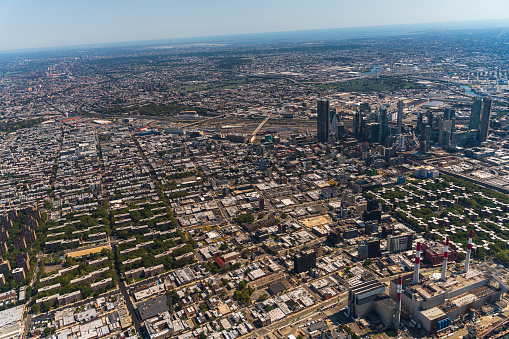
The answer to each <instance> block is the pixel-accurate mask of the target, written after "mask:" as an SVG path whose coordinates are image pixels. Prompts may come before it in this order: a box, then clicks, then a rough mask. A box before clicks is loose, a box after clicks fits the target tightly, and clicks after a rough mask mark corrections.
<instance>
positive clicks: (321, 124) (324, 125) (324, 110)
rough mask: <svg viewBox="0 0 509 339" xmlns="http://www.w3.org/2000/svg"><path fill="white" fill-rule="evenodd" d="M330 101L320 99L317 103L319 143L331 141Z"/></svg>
mask: <svg viewBox="0 0 509 339" xmlns="http://www.w3.org/2000/svg"><path fill="white" fill-rule="evenodd" d="M329 126H330V112H329V100H326V99H325V100H323V99H318V101H317V125H316V128H317V137H318V142H328V141H329V130H330V127H329Z"/></svg>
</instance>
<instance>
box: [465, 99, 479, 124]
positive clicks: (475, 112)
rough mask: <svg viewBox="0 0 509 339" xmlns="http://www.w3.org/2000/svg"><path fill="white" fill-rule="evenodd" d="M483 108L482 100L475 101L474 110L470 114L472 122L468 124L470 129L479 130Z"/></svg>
mask: <svg viewBox="0 0 509 339" xmlns="http://www.w3.org/2000/svg"><path fill="white" fill-rule="evenodd" d="M481 106H482V100H481V99H475V101H474V103H473V105H472V110H471V112H470V122H469V123H468V129H469V130H472V129H479V121H480V120H481Z"/></svg>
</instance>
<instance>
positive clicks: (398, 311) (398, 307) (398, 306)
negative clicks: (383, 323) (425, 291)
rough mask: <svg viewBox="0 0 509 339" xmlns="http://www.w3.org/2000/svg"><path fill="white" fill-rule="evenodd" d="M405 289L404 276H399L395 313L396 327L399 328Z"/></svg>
mask: <svg viewBox="0 0 509 339" xmlns="http://www.w3.org/2000/svg"><path fill="white" fill-rule="evenodd" d="M402 291H403V277H401V276H400V277H398V286H397V287H396V314H395V315H394V329H395V330H398V329H399V321H400V318H401V292H402Z"/></svg>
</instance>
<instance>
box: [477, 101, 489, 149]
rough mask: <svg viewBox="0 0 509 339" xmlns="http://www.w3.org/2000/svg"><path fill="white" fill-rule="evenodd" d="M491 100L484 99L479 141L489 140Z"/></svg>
mask: <svg viewBox="0 0 509 339" xmlns="http://www.w3.org/2000/svg"><path fill="white" fill-rule="evenodd" d="M490 114H491V98H484V99H482V112H481V125H480V126H479V141H480V142H485V141H486V140H488V134H489V128H490Z"/></svg>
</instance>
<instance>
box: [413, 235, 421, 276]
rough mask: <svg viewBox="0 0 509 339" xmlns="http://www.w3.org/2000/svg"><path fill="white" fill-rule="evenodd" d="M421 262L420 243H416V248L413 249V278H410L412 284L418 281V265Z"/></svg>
mask: <svg viewBox="0 0 509 339" xmlns="http://www.w3.org/2000/svg"><path fill="white" fill-rule="evenodd" d="M420 264H421V243H420V242H418V243H417V249H416V251H415V263H414V278H413V279H412V284H413V285H415V284H418V283H419V266H420Z"/></svg>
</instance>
